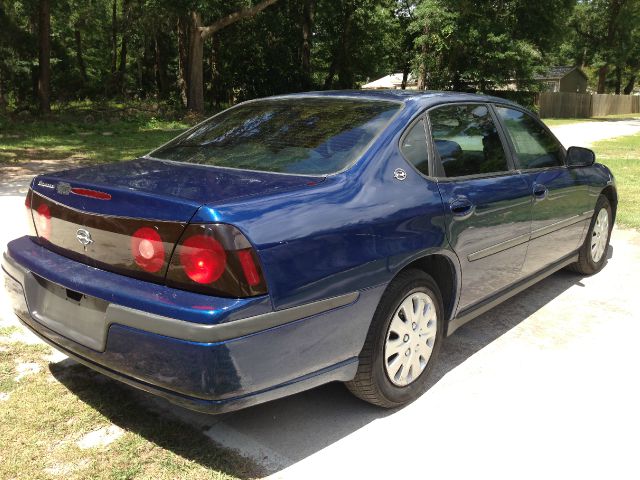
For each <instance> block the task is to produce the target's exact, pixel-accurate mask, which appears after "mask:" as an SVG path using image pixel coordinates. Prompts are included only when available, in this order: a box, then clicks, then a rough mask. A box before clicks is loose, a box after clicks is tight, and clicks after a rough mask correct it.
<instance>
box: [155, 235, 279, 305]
mask: <svg viewBox="0 0 640 480" xmlns="http://www.w3.org/2000/svg"><path fill="white" fill-rule="evenodd" d="M167 285H169V286H172V287H177V288H183V289H186V290H193V291H197V292H202V293H207V294H210V295H218V296H225V297H237V298H241V297H251V296H256V295H263V294H265V293H267V286H266V283H265V280H264V276H263V275H262V268H261V266H260V262H259V260H258V256H257V255H256V252H255V250H254V249H253V247H252V246H251V244H250V243H249V241H248V240H247V239H246V237H245V236H244V235H243V234H242V232H240V231H239V230H238V229H237V228H235V227H233V226H231V225H225V224H208V225H188V226H187V228H186V229H185V231H184V233H183V234H182V238H181V240H180V241H179V242H178V245H177V246H176V249H175V251H174V253H173V256H172V257H171V261H170V262H169V269H168V271H167Z"/></svg>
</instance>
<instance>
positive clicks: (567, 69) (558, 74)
mask: <svg viewBox="0 0 640 480" xmlns="http://www.w3.org/2000/svg"><path fill="white" fill-rule="evenodd" d="M574 70H577V71H578V73H580V74H581V75H582V76H583V77H584V78H587V75H586V74H585V73H584V72H583V71H582V70H581V69H580V68H578V67H571V66H567V65H565V66H556V67H551V68H549V70H547V71H546V72H545V73H544V74H542V75H536V76H535V77H534V78H535V79H536V80H561V79H563V78H564V77H566V76H567V75H569V74H570V73H571V72H573V71H574Z"/></svg>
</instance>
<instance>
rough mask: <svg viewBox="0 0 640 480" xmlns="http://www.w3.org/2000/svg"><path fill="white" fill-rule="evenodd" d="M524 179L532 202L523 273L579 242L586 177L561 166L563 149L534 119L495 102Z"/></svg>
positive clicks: (585, 221)
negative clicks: (527, 247) (528, 239)
mask: <svg viewBox="0 0 640 480" xmlns="http://www.w3.org/2000/svg"><path fill="white" fill-rule="evenodd" d="M495 108H496V112H497V113H498V116H499V118H500V120H501V122H502V124H503V126H504V128H505V130H506V133H507V137H508V138H509V141H510V143H511V146H512V148H513V151H514V154H515V157H516V162H517V166H518V167H519V168H520V169H521V171H522V175H523V176H524V177H525V178H526V180H527V182H528V184H529V188H530V191H531V195H532V197H533V206H532V209H531V215H532V218H531V240H530V241H529V249H528V251H527V258H526V261H525V265H524V267H523V273H525V274H531V273H534V272H536V271H538V270H541V269H543V268H545V267H546V266H549V265H550V264H552V263H554V262H556V261H558V260H560V259H561V258H562V257H565V256H567V255H569V254H571V253H573V252H575V251H576V249H577V248H578V247H579V246H580V244H581V242H582V239H583V232H584V230H585V226H586V225H587V224H588V222H589V220H590V219H591V216H592V215H593V211H589V204H590V197H589V189H588V184H587V181H586V178H583V177H582V176H581V173H582V172H581V171H580V170H579V169H570V168H567V167H566V166H565V162H564V158H565V153H564V148H563V147H562V145H561V144H560V142H559V141H558V140H557V139H556V138H555V137H554V136H553V135H551V134H550V133H549V132H548V131H547V129H546V128H545V127H544V125H542V124H541V123H540V121H539V120H537V119H536V118H534V117H532V116H531V115H529V114H528V113H526V112H523V111H521V110H518V109H515V108H510V107H506V106H496V107H495Z"/></svg>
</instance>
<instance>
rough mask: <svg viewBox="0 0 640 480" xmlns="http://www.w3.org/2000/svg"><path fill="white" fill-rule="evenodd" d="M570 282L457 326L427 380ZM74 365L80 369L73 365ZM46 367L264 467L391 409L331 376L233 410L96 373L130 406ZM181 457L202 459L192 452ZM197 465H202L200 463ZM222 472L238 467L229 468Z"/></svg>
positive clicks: (545, 285) (136, 428)
mask: <svg viewBox="0 0 640 480" xmlns="http://www.w3.org/2000/svg"><path fill="white" fill-rule="evenodd" d="M612 254H613V248H612V247H609V251H608V255H607V258H608V259H610V258H611V257H612ZM576 285H577V286H583V285H582V277H581V276H580V275H578V274H575V273H572V272H569V271H564V270H563V271H560V272H557V273H555V274H554V275H552V276H550V277H548V278H546V279H545V280H542V281H541V282H539V283H537V284H536V285H534V286H532V287H531V288H529V289H527V290H525V291H524V292H522V293H520V294H518V295H516V296H514V297H513V298H511V299H509V300H507V301H506V302H504V303H503V304H501V305H499V306H497V307H496V308H494V309H492V310H490V311H489V312H487V313H485V314H483V315H481V316H480V317H478V318H476V319H475V320H473V321H472V322H470V323H468V324H466V325H463V326H462V327H460V328H459V329H458V330H457V331H456V333H454V334H453V335H452V336H451V337H449V338H447V339H446V341H445V342H444V343H443V346H442V350H441V352H440V357H439V359H438V362H437V363H436V364H435V366H434V369H433V370H432V373H431V376H430V381H429V386H430V387H431V386H434V385H435V384H437V383H438V382H441V381H443V379H445V377H446V376H447V374H448V373H449V372H451V371H452V370H454V369H455V368H456V367H457V366H459V365H461V364H462V363H463V362H465V361H466V360H468V359H469V358H470V357H472V356H473V355H474V354H475V353H477V352H479V351H480V350H481V349H483V348H484V347H486V346H487V345H489V344H491V343H492V342H493V341H494V340H496V339H497V338H499V337H501V336H502V335H504V334H505V333H507V332H508V331H509V330H511V329H512V328H514V327H516V326H517V325H519V324H520V323H521V322H523V321H524V320H526V319H527V318H529V317H530V316H531V315H533V314H534V313H535V312H537V311H538V310H539V309H541V308H542V307H544V306H545V305H546V304H548V303H549V302H551V301H552V300H554V299H555V298H556V297H558V296H559V295H561V294H562V293H564V292H565V291H566V290H568V289H569V288H571V287H573V286H576ZM77 368H78V369H83V370H87V371H88V369H86V368H85V367H81V366H79V365H78V366H77ZM51 369H52V373H53V374H54V375H55V376H56V378H58V380H60V381H61V382H62V383H63V384H64V385H66V386H67V388H69V389H70V390H71V391H73V392H74V393H75V394H76V395H78V396H79V397H80V398H81V399H82V400H83V401H84V402H86V403H87V404H89V405H91V406H92V407H94V408H95V409H96V410H98V411H99V412H100V413H101V414H103V415H104V416H106V417H107V418H109V419H110V420H111V421H112V422H113V423H115V424H116V425H119V426H121V427H122V428H125V429H128V430H131V431H133V432H135V433H138V434H140V435H142V436H144V437H145V438H147V439H148V440H150V441H152V442H154V443H157V444H158V445H161V446H162V447H164V448H167V449H170V450H173V451H175V452H176V453H179V454H181V455H187V456H189V455H190V454H189V452H185V449H184V448H183V445H182V444H180V442H176V441H175V439H173V438H165V437H164V436H163V435H162V434H161V432H160V433H159V432H158V431H157V430H156V429H155V428H153V426H150V425H149V424H148V423H147V422H148V419H149V416H148V415H147V416H144V415H140V414H139V413H136V412H139V411H140V409H142V410H149V411H152V412H159V413H154V414H153V415H156V417H154V416H153V415H152V418H157V420H154V421H160V419H162V418H170V419H171V420H170V421H173V422H181V425H185V427H184V428H195V430H196V431H197V432H199V433H201V432H203V431H204V432H206V434H207V436H208V437H210V438H212V439H213V440H214V441H216V442H217V443H219V444H221V445H223V446H228V447H230V448H232V449H238V450H240V453H242V454H244V455H245V456H247V457H248V458H250V459H253V460H254V461H256V462H257V463H259V464H261V465H262V467H263V468H265V470H266V471H267V472H268V473H274V472H277V471H279V470H281V469H283V468H286V467H288V466H290V465H292V464H294V463H297V462H299V461H300V460H303V459H304V458H306V457H308V456H310V455H312V454H314V453H316V452H318V451H320V450H322V449H323V448H325V447H328V446H329V445H332V444H333V443H335V442H337V441H339V440H341V439H342V438H344V437H346V436H348V435H350V434H351V433H353V432H355V431H357V430H359V429H361V428H363V427H365V426H366V425H368V424H370V423H372V422H374V421H376V420H378V419H382V418H384V417H388V416H391V415H393V414H394V413H395V412H396V410H384V409H379V408H376V407H373V406H371V405H369V404H367V403H365V402H362V401H360V400H358V399H357V398H355V397H353V396H352V395H351V394H350V393H349V392H348V390H347V389H346V387H345V386H344V385H342V384H339V383H333V384H328V385H324V386H321V387H318V388H315V389H313V390H310V391H307V392H303V393H300V394H297V395H294V396H291V397H287V398H283V399H280V400H276V401H272V402H269V403H266V404H262V405H257V406H254V407H251V408H247V409H245V410H241V411H238V412H233V413H229V414H225V415H220V416H212V415H204V414H199V413H194V412H189V411H187V410H184V409H182V408H180V407H176V406H172V405H170V404H168V402H166V401H164V400H161V399H156V398H153V397H151V396H150V395H147V394H145V393H142V392H135V393H133V389H131V388H129V387H126V386H124V385H120V384H119V383H117V382H115V381H112V380H110V379H107V378H106V377H104V379H103V382H105V383H107V384H108V385H110V387H109V389H111V388H117V389H119V390H120V391H122V392H129V393H127V395H129V396H130V398H134V399H135V401H134V404H135V406H136V408H134V409H133V410H131V409H130V408H123V406H122V405H119V404H115V405H114V404H112V403H111V402H108V401H105V398H103V394H101V393H100V390H98V391H96V390H95V389H93V388H91V387H90V383H87V382H77V381H75V380H74V375H70V374H61V373H60V372H61V371H62V370H59V369H56V368H54V365H52V366H51ZM93 375H95V376H96V377H98V376H99V375H98V374H93ZM424 395H425V396H428V395H430V392H429V391H427V392H426V393H425V394H424ZM162 421H164V420H162ZM230 432H232V434H230ZM189 458H192V459H193V460H195V461H201V460H202V459H201V458H200V457H198V456H195V457H194V456H190V457H189ZM203 465H205V466H208V465H207V464H206V463H203ZM227 473H229V474H233V475H236V476H242V475H243V473H242V472H237V471H229V472H227Z"/></svg>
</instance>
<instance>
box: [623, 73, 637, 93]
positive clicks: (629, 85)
mask: <svg viewBox="0 0 640 480" xmlns="http://www.w3.org/2000/svg"><path fill="white" fill-rule="evenodd" d="M635 85H636V75H631V77H630V78H629V81H628V82H627V85H626V87H624V94H625V95H631V94H632V93H633V87H635Z"/></svg>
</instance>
